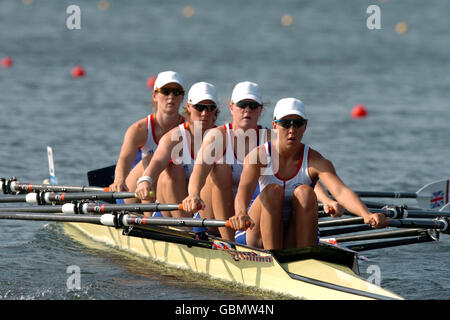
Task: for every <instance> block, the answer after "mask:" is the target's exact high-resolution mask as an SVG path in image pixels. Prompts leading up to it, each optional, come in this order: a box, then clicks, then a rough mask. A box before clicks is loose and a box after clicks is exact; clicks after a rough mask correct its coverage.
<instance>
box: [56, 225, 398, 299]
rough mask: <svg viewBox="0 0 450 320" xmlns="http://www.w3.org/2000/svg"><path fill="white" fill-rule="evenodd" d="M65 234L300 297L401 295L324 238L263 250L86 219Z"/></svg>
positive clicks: (66, 228)
mask: <svg viewBox="0 0 450 320" xmlns="http://www.w3.org/2000/svg"><path fill="white" fill-rule="evenodd" d="M63 229H64V231H65V232H66V234H67V235H69V236H70V237H72V238H73V239H75V240H79V241H82V240H83V239H82V238H83V237H87V238H90V239H91V240H94V241H98V242H100V243H103V244H106V245H108V246H112V247H114V248H117V249H119V250H122V251H126V252H127V253H132V254H134V255H137V256H140V257H144V258H147V259H150V260H153V261H158V262H162V263H164V264H166V265H167V266H169V267H174V268H180V269H184V270H188V271H192V272H195V273H199V274H202V275H205V276H208V277H210V278H211V279H219V280H222V281H227V282H230V283H235V284H236V283H237V284H240V285H244V286H248V287H254V288H258V289H262V290H267V291H271V292H274V293H279V294H283V295H287V296H290V297H294V298H300V299H321V300H334V299H338V300H348V299H402V298H401V297H400V296H398V295H396V294H394V293H392V292H390V291H388V290H386V289H383V288H381V287H379V286H377V285H375V284H372V283H369V282H367V281H366V280H365V279H363V278H361V277H360V276H359V270H358V260H357V255H356V252H354V251H351V250H348V249H345V248H341V247H337V246H333V245H327V244H319V245H318V246H314V247H308V248H295V249H284V250H271V251H267V250H261V249H257V248H252V247H249V246H244V245H239V244H236V243H230V242H225V241H222V240H221V239H219V238H215V237H211V236H208V237H207V238H205V239H203V240H200V239H195V234H194V233H192V232H186V231H182V230H179V229H176V228H164V227H157V226H151V227H149V226H145V227H143V226H133V227H129V228H126V229H118V228H114V227H106V226H102V225H96V224H90V223H79V222H78V223H74V222H69V223H63Z"/></svg>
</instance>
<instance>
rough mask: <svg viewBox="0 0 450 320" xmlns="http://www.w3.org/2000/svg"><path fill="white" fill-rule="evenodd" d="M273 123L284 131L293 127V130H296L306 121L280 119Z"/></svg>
mask: <svg viewBox="0 0 450 320" xmlns="http://www.w3.org/2000/svg"><path fill="white" fill-rule="evenodd" d="M273 122H275V123H277V124H279V125H280V126H282V127H283V128H285V129H289V128H290V127H292V126H294V128H296V129H298V128H300V127H301V126H303V125H304V124H305V123H307V122H308V121H307V120H305V119H280V120H274V121H273Z"/></svg>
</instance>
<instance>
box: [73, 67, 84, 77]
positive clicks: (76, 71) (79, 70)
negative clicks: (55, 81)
mask: <svg viewBox="0 0 450 320" xmlns="http://www.w3.org/2000/svg"><path fill="white" fill-rule="evenodd" d="M71 74H72V77H74V78H79V77H83V76H84V74H85V71H84V69H83V67H81V66H75V67H73V68H72V73H71Z"/></svg>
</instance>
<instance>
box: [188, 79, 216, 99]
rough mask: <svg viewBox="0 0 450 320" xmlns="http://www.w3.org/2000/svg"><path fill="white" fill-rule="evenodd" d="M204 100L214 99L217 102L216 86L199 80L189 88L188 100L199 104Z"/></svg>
mask: <svg viewBox="0 0 450 320" xmlns="http://www.w3.org/2000/svg"><path fill="white" fill-rule="evenodd" d="M203 100H212V101H214V103H215V104H217V93H216V88H215V87H214V86H213V85H212V84H210V83H207V82H197V83H195V84H194V85H192V87H191V88H190V89H189V93H188V98H187V102H189V103H190V104H197V103H199V102H200V101H203Z"/></svg>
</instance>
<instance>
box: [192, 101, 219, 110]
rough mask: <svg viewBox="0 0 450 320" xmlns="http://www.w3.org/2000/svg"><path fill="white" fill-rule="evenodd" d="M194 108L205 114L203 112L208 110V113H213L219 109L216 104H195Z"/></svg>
mask: <svg viewBox="0 0 450 320" xmlns="http://www.w3.org/2000/svg"><path fill="white" fill-rule="evenodd" d="M192 106H193V107H194V109H195V110H197V111H198V112H203V110H205V109H206V111H208V112H211V111H214V110H216V109H217V106H216V105H215V104H201V103H197V104H193V105H192Z"/></svg>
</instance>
